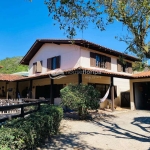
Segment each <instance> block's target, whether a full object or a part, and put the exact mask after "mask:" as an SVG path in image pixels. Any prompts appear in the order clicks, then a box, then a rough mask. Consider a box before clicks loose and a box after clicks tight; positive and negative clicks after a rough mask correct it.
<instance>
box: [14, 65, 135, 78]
mask: <svg viewBox="0 0 150 150" xmlns="http://www.w3.org/2000/svg"><path fill="white" fill-rule="evenodd" d="M62 71H63V72H64V74H65V75H71V74H78V71H79V72H80V71H82V72H83V74H95V75H96V74H99V75H102V76H108V77H109V76H113V77H118V78H126V79H130V78H133V77H132V74H131V75H130V74H125V73H122V74H121V73H116V72H109V71H105V70H101V69H94V68H83V67H79V68H73V69H68V70H62ZM52 72H55V71H50V72H47V73H43V74H37V75H35V76H29V77H26V78H23V79H16V80H29V79H40V78H46V77H49V74H51V73H52Z"/></svg>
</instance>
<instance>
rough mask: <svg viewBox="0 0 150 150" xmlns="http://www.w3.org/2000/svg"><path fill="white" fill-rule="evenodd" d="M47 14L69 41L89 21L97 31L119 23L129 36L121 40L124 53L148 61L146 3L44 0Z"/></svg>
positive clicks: (148, 13) (149, 7)
mask: <svg viewBox="0 0 150 150" xmlns="http://www.w3.org/2000/svg"><path fill="white" fill-rule="evenodd" d="M45 4H46V5H47V7H48V10H49V15H51V16H52V17H53V19H54V20H56V21H57V22H58V23H59V25H60V29H64V30H65V31H66V32H67V33H68V34H67V35H68V37H69V38H72V37H73V36H75V35H76V30H77V29H81V30H83V29H86V28H87V27H88V25H89V24H90V22H92V23H94V24H95V25H96V26H97V27H98V28H99V29H100V30H105V26H106V25H107V24H110V23H113V22H114V21H116V20H117V21H119V22H121V23H122V24H123V25H125V26H126V27H127V30H128V33H129V34H128V35H127V36H126V35H125V36H124V37H122V38H120V40H121V41H124V42H126V44H127V45H128V47H127V50H129V51H130V52H133V53H135V54H136V55H137V56H139V57H140V58H141V59H142V58H150V43H149V41H148V40H147V36H148V33H149V30H150V1H149V0H45Z"/></svg>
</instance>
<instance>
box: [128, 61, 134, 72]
mask: <svg viewBox="0 0 150 150" xmlns="http://www.w3.org/2000/svg"><path fill="white" fill-rule="evenodd" d="M132 72H133V70H132V63H128V73H132Z"/></svg>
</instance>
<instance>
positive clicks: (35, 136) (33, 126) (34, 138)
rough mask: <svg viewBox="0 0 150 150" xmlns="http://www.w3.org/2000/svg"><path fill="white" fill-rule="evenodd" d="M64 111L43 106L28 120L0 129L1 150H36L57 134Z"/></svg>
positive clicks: (16, 121)
mask: <svg viewBox="0 0 150 150" xmlns="http://www.w3.org/2000/svg"><path fill="white" fill-rule="evenodd" d="M62 117H63V110H62V108H61V107H57V106H48V105H47V106H46V105H44V106H42V107H41V110H40V111H38V112H36V113H34V114H31V115H30V116H28V117H26V118H21V119H14V120H12V121H8V122H7V123H6V124H5V125H4V126H1V128H0V149H2V150H9V149H11V150H24V149H35V148H36V147H37V146H38V145H40V144H41V143H42V142H44V140H45V139H46V138H47V137H48V136H51V135H54V134H57V132H58V128H59V125H60V121H61V119H62Z"/></svg>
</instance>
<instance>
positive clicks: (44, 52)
mask: <svg viewBox="0 0 150 150" xmlns="http://www.w3.org/2000/svg"><path fill="white" fill-rule="evenodd" d="M59 55H61V67H60V68H61V69H63V70H65V69H71V68H77V67H79V66H80V47H79V46H76V45H72V44H70V45H69V44H60V45H57V44H51V43H46V44H44V45H43V46H42V47H41V48H40V49H39V51H38V52H37V53H36V54H35V55H34V57H33V58H32V59H31V61H30V63H29V76H31V75H33V63H35V62H37V61H42V73H46V72H47V59H48V58H52V57H55V56H59Z"/></svg>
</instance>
